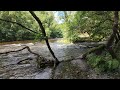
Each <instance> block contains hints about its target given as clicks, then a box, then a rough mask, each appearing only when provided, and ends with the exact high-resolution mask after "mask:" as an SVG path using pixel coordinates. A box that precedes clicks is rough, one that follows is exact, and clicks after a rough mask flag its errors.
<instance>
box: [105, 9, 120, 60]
mask: <svg viewBox="0 0 120 90" xmlns="http://www.w3.org/2000/svg"><path fill="white" fill-rule="evenodd" d="M118 13H119V12H118V11H115V12H114V24H113V33H112V35H111V36H110V38H109V40H108V42H107V45H106V48H107V50H108V52H109V53H110V54H111V56H112V58H113V59H114V58H117V56H116V55H115V53H114V50H113V48H112V45H113V43H114V40H116V41H115V43H118V41H119V38H120V35H119V33H118V20H119V14H118Z"/></svg>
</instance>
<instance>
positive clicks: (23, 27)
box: [0, 18, 37, 33]
mask: <svg viewBox="0 0 120 90" xmlns="http://www.w3.org/2000/svg"><path fill="white" fill-rule="evenodd" d="M0 20H1V21H4V22H9V23H13V24H17V25H19V26H21V27H22V28H25V29H27V30H29V31H31V32H33V33H37V32H36V31H34V30H31V29H29V28H27V27H25V26H24V25H22V24H20V23H18V22H14V21H9V20H4V19H1V18H0Z"/></svg>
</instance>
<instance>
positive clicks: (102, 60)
mask: <svg viewBox="0 0 120 90" xmlns="http://www.w3.org/2000/svg"><path fill="white" fill-rule="evenodd" d="M87 63H88V64H89V65H90V66H91V67H92V68H94V69H95V70H96V71H98V72H114V71H117V70H118V69H119V68H120V61H119V60H118V59H112V57H111V55H110V54H109V53H107V52H106V51H104V52H103V53H102V54H101V55H96V54H94V53H91V54H89V55H88V56H87Z"/></svg>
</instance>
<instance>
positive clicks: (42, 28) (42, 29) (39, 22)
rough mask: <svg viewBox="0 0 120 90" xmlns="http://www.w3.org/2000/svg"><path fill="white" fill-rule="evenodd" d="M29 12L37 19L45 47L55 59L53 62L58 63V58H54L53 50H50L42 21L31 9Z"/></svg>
mask: <svg viewBox="0 0 120 90" xmlns="http://www.w3.org/2000/svg"><path fill="white" fill-rule="evenodd" d="M29 12H30V14H31V15H32V16H33V18H34V19H35V20H36V21H37V23H38V24H39V27H40V28H41V31H42V34H43V35H44V39H45V42H46V44H47V47H48V49H49V51H50V53H51V54H52V56H53V58H54V59H55V64H59V60H58V59H57V58H56V56H55V54H54V52H53V51H52V49H51V47H50V44H49V42H48V37H47V36H46V32H45V29H44V27H43V25H42V22H41V21H40V19H39V18H38V17H37V16H36V14H35V13H34V12H33V11H29Z"/></svg>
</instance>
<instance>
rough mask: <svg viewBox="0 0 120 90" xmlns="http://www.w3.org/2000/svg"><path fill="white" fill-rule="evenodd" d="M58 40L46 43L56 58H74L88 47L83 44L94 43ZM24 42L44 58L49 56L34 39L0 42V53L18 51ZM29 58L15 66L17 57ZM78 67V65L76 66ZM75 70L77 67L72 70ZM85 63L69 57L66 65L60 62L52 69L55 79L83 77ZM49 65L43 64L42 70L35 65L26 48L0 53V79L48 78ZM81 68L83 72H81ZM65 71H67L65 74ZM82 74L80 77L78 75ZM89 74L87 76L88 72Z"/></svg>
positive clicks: (41, 43)
mask: <svg viewBox="0 0 120 90" xmlns="http://www.w3.org/2000/svg"><path fill="white" fill-rule="evenodd" d="M60 40H61V39H50V40H49V42H50V46H51V48H52V50H53V51H54V53H55V55H56V57H57V58H58V60H59V61H62V60H68V59H75V58H78V57H81V55H82V54H83V53H84V52H85V51H86V50H88V49H89V48H88V47H87V46H86V45H88V46H90V45H91V44H96V43H86V42H83V43H78V44H73V43H68V44H66V43H62V42H59V41H60ZM24 45H27V46H29V47H30V48H31V50H32V51H33V52H36V53H38V54H40V55H42V56H43V57H45V58H47V59H52V60H53V57H52V55H51V54H50V52H49V50H48V48H47V46H46V44H45V42H44V41H43V42H35V41H15V42H5V43H0V52H5V51H12V50H18V49H21V48H22V47H24ZM28 57H29V58H32V60H28V62H27V63H23V64H21V65H16V63H17V62H18V61H20V60H23V59H26V58H28ZM76 66H78V68H76ZM76 69H77V70H76ZM86 69H87V64H86V63H85V62H84V61H82V60H79V59H78V60H75V61H74V60H73V61H71V62H70V63H69V64H68V63H66V64H65V63H64V64H60V65H59V66H58V68H57V70H56V73H55V75H56V76H55V78H68V79H69V78H70V79H71V78H86V77H87V76H86ZM51 70H52V69H51V68H49V67H47V68H45V69H44V70H41V69H38V68H37V67H36V56H34V55H33V54H31V53H29V52H28V51H27V50H23V51H20V52H16V53H10V54H7V55H0V78H1V79H49V78H50V76H51ZM81 70H82V71H83V73H84V74H79V75H78V73H81ZM66 72H67V73H66ZM81 75H83V76H81ZM89 77H90V75H89Z"/></svg>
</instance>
